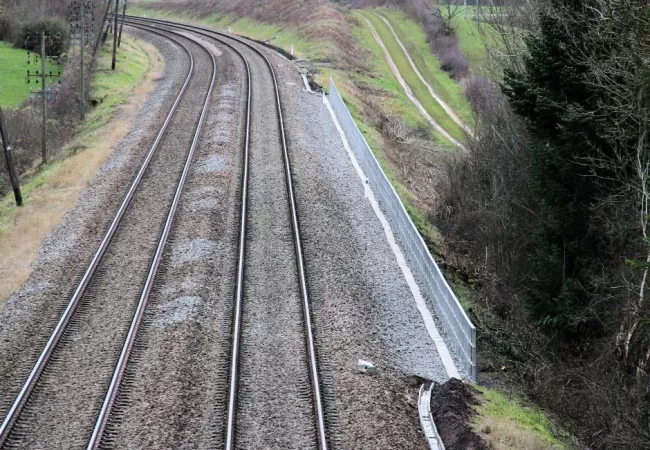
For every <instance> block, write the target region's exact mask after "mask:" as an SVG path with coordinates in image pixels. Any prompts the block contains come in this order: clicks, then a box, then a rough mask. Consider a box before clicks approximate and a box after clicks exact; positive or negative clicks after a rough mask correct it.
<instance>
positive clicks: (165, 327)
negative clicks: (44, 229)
mask: <svg viewBox="0 0 650 450" xmlns="http://www.w3.org/2000/svg"><path fill="white" fill-rule="evenodd" d="M145 35H146V36H147V38H148V39H151V40H152V41H153V42H154V43H155V45H156V46H157V47H158V48H159V49H160V50H161V52H162V53H163V55H164V56H165V60H166V72H165V77H164V78H163V81H162V82H160V83H159V86H158V88H157V89H156V91H155V93H154V94H153V95H152V98H151V99H150V100H149V102H148V105H149V107H150V108H151V109H148V110H146V113H143V114H141V115H139V118H138V123H136V124H135V125H136V126H135V127H134V128H135V129H136V130H138V129H142V130H147V131H143V132H134V133H132V134H131V135H130V139H131V141H129V140H128V138H127V139H125V142H124V143H122V147H120V146H119V145H118V147H117V148H118V149H119V151H118V150H117V149H116V152H115V153H114V154H113V156H111V158H110V159H109V161H107V163H106V164H105V166H104V169H102V177H101V178H100V179H96V180H95V181H94V182H93V185H92V186H91V187H90V188H89V189H88V190H87V192H86V193H85V194H86V195H85V197H86V198H87V199H90V200H86V201H85V202H83V203H82V204H81V205H80V206H79V207H78V208H76V209H75V212H74V214H72V215H71V214H68V216H66V218H65V219H64V222H63V224H62V226H61V227H59V228H58V229H57V231H56V232H55V233H54V234H53V236H52V238H51V239H49V240H48V243H47V244H46V246H44V248H43V251H42V257H41V259H40V260H39V261H40V262H39V265H38V266H37V268H36V270H35V271H34V274H33V275H32V277H31V278H30V281H29V282H28V284H27V285H26V286H25V287H23V288H22V289H21V290H20V291H19V292H17V293H16V294H15V295H14V296H12V299H11V301H10V302H8V303H7V304H6V305H5V307H4V309H3V310H2V311H0V327H1V328H0V354H3V356H4V355H8V358H7V359H5V358H2V360H1V361H0V392H1V393H0V401H2V403H0V406H5V405H6V404H8V401H9V400H12V399H13V396H14V395H15V392H16V388H19V386H20V383H19V381H21V377H22V375H23V374H24V373H25V369H26V368H27V369H29V367H30V363H31V362H33V359H34V358H33V357H29V355H30V354H33V355H36V352H38V351H39V350H40V348H42V344H43V339H44V337H46V336H45V333H44V332H43V330H49V329H51V326H52V324H53V323H54V321H55V320H56V319H57V318H58V313H59V312H60V310H61V308H62V306H63V305H64V304H65V302H67V299H68V291H69V290H70V289H72V288H73V287H74V284H75V282H76V276H75V275H76V274H79V273H80V272H81V271H82V270H83V268H85V265H86V264H87V261H88V260H89V258H90V255H91V254H92V252H93V251H94V249H95V248H96V245H97V241H98V239H99V237H100V236H101V235H102V231H103V230H104V229H105V228H106V226H107V223H108V220H110V218H111V215H112V212H113V211H114V210H115V209H116V208H117V204H118V203H119V201H120V200H121V195H122V194H123V189H124V185H126V183H127V182H128V181H129V180H130V177H131V176H132V174H133V170H134V169H133V168H134V167H137V163H138V162H139V158H141V157H142V154H143V152H144V151H146V149H143V148H139V147H138V145H140V146H141V147H142V146H143V144H142V143H143V142H147V141H146V139H145V138H146V137H147V136H148V137H150V136H151V134H152V133H153V130H156V129H157V128H156V124H159V123H160V122H161V121H162V118H161V114H162V111H165V108H164V106H165V105H167V107H168V106H169V103H170V97H171V98H173V95H171V92H172V91H173V87H174V86H176V87H177V86H178V83H179V80H180V79H182V78H183V76H184V68H183V67H182V65H181V64H179V63H178V62H179V61H181V60H182V55H181V54H180V53H179V52H178V50H177V49H176V48H174V47H173V46H171V45H169V44H168V43H166V41H165V40H164V39H162V38H158V37H154V36H150V35H148V34H143V36H145ZM188 35H189V34H188ZM202 40H203V41H205V42H209V41H211V40H210V39H209V38H206V37H203V38H202ZM238 48H241V45H239V46H238ZM260 48H262V49H263V51H264V52H265V54H267V56H268V57H269V59H270V60H271V62H272V64H273V66H274V68H275V70H276V72H277V75H278V80H279V83H280V92H281V95H282V106H283V110H284V114H285V124H286V132H287V139H288V147H289V153H290V157H291V163H292V170H293V180H294V183H295V186H294V187H295V193H296V201H297V206H298V214H299V220H300V227H301V233H302V239H303V250H304V254H305V261H306V266H307V267H306V268H307V282H308V286H309V295H310V300H311V307H312V317H313V325H314V329H315V337H316V347H317V353H318V358H319V362H320V375H321V378H322V380H321V381H322V387H323V392H324V400H325V408H326V420H327V427H328V437H329V440H330V446H331V448H333V449H354V450H357V449H373V450H375V449H425V448H427V446H426V441H425V440H424V438H423V436H422V434H421V430H420V428H419V422H418V416H417V404H416V402H417V394H418V389H419V382H418V380H419V379H420V378H419V377H422V378H427V379H433V380H437V381H444V380H445V379H446V378H447V377H446V372H445V370H444V367H443V365H442V362H441V360H440V358H439V357H438V355H437V353H436V350H435V346H434V345H433V342H432V341H431V339H430V337H429V335H428V333H427V331H426V329H425V327H424V323H423V321H422V318H421V316H420V314H419V312H418V310H417V308H416V305H415V302H414V300H413V297H412V295H411V292H410V290H409V287H408V285H407V284H406V281H405V280H404V278H403V276H402V272H401V270H400V268H399V266H398V265H397V261H396V259H395V256H394V254H393V253H392V251H391V249H390V247H389V245H388V242H387V240H386V236H385V234H384V231H383V229H382V227H381V224H380V223H379V220H378V219H377V217H376V216H375V214H374V212H373V210H372V208H371V206H370V204H369V202H368V200H367V199H366V198H365V197H364V186H363V183H362V181H361V180H360V178H359V177H358V175H357V173H356V172H355V170H354V168H353V167H352V164H351V162H350V160H349V157H348V155H347V153H346V151H345V149H344V147H343V145H342V143H341V141H340V137H339V135H338V132H337V130H336V128H335V126H334V124H333V123H332V120H331V118H330V116H329V112H328V110H327V108H326V107H325V105H324V104H323V102H322V97H320V96H319V95H315V94H312V93H308V92H306V91H304V90H303V83H302V81H301V79H300V75H299V74H298V73H297V71H296V70H295V68H294V67H293V65H292V64H291V63H290V62H288V61H287V60H285V59H283V58H281V57H280V56H278V55H276V54H274V53H272V52H271V51H269V50H268V49H264V48H263V47H260ZM210 49H211V50H212V51H213V52H214V54H215V55H217V63H218V80H217V85H216V87H215V91H214V94H213V100H212V102H211V104H210V109H209V112H208V117H207V120H206V124H205V127H204V133H203V135H202V138H201V141H200V144H199V147H198V149H197V154H196V157H195V161H194V164H193V166H192V171H191V172H190V177H189V179H188V182H187V186H186V190H185V192H184V195H183V197H182V199H181V204H180V205H179V211H178V214H177V219H176V221H175V223H174V227H173V231H172V235H171V237H170V241H169V244H168V246H167V249H166V252H165V256H164V259H163V264H162V267H161V269H160V271H159V274H158V276H157V278H156V286H155V288H154V291H153V292H152V295H151V297H150V300H149V308H148V310H147V312H146V315H145V324H144V327H143V330H142V332H141V333H140V334H139V336H138V340H137V343H136V346H135V349H134V354H133V358H132V361H131V363H130V364H129V367H128V369H127V376H126V378H125V382H124V385H123V386H122V389H121V390H120V394H119V398H118V405H119V406H118V407H117V408H116V410H115V411H114V414H113V415H112V418H111V421H110V423H109V424H108V427H107V430H106V432H107V434H108V435H110V436H111V440H110V442H108V444H109V445H108V447H109V448H174V449H176V448H180V449H185V448H213V447H221V446H223V438H224V426H223V423H224V419H225V405H226V401H225V399H226V398H227V385H228V382H227V377H228V367H229V361H230V339H231V327H232V314H233V310H232V303H233V296H234V287H235V286H234V282H235V267H236V261H237V243H238V230H239V207H240V200H239V199H240V196H241V190H240V188H241V186H240V183H241V169H242V146H243V142H244V141H243V139H244V138H243V133H244V117H245V109H244V108H245V93H246V88H245V86H244V84H243V83H244V67H243V64H242V62H241V60H239V59H238V57H237V56H236V55H235V54H234V53H233V52H232V51H231V50H228V49H227V48H226V47H224V46H223V45H222V44H219V43H218V42H215V41H212V43H211V44H210ZM252 58H253V56H252V55H251V59H252ZM252 70H254V72H255V75H254V76H255V77H256V79H257V81H256V84H255V85H254V89H264V88H261V87H260V86H261V85H263V84H264V83H268V79H267V80H266V81H264V79H263V77H268V76H269V75H268V73H266V72H265V68H264V65H263V64H262V63H261V60H259V58H258V61H257V63H253V64H252ZM172 78H173V80H175V81H174V82H172ZM258 85H260V86H258ZM262 94H263V95H262V96H259V95H258V97H256V99H255V98H254V110H253V116H254V117H253V121H254V122H253V140H252V147H251V148H252V150H251V151H255V155H253V156H252V160H251V163H252V165H251V170H255V172H252V173H251V190H252V197H251V198H252V200H251V202H252V203H251V208H250V214H251V219H250V220H251V225H250V227H249V232H250V235H249V238H250V240H251V245H252V247H251V249H250V250H249V253H248V256H249V257H250V258H251V259H252V260H253V261H252V264H251V265H250V266H249V268H248V269H247V270H250V272H251V273H247V282H249V283H250V285H249V286H248V287H247V289H248V290H247V293H246V295H247V296H248V297H249V298H250V299H252V301H254V303H252V304H249V305H248V306H247V308H248V310H247V311H248V312H247V316H246V318H245V321H244V327H245V330H247V331H245V333H247V334H245V335H244V336H245V339H246V340H247V342H248V344H245V346H244V354H243V357H244V358H247V357H248V358H254V359H248V360H244V362H243V363H242V364H243V366H242V370H243V373H244V384H245V389H244V391H243V394H244V396H245V399H244V402H243V403H242V405H240V409H239V410H238V414H239V416H238V417H239V419H240V420H242V422H241V423H242V424H244V425H245V426H246V428H247V429H248V433H250V435H248V436H247V435H242V434H241V433H240V435H239V436H238V437H239V438H240V442H239V448H283V449H284V448H301V449H302V448H314V441H313V440H312V438H313V432H314V427H313V416H312V414H311V412H310V411H309V409H310V408H309V401H310V395H311V392H310V389H309V384H308V382H306V381H305V379H304V378H305V371H304V369H301V368H300V367H298V366H295V367H293V366H292V365H291V364H293V362H292V363H290V364H287V363H285V362H283V361H291V359H289V357H290V356H291V354H298V353H300V352H303V349H302V348H298V347H296V342H297V341H298V338H297V336H293V335H294V334H297V333H298V332H297V330H294V329H293V328H294V323H296V322H295V320H294V319H292V317H294V316H296V313H299V312H300V309H299V308H296V305H297V299H298V298H299V296H298V295H297V293H295V292H293V288H291V287H290V286H291V284H292V283H293V282H295V280H294V281H292V280H291V276H290V274H291V273H292V272H290V271H289V270H290V266H291V265H292V264H294V265H295V261H294V259H293V251H292V249H291V246H290V244H291V235H290V232H289V233H288V234H287V230H286V229H284V228H283V226H281V224H284V223H285V222H286V217H283V216H284V215H285V214H288V206H286V205H285V204H286V198H285V197H284V196H283V195H284V194H282V193H280V192H278V193H277V195H282V197H280V198H275V197H274V195H275V192H272V190H271V188H273V190H274V191H275V190H277V186H278V184H281V183H280V181H281V178H282V176H283V175H284V174H283V173H280V171H281V168H280V166H278V165H277V164H276V163H275V162H272V161H271V160H270V159H269V158H270V156H269V155H268V154H265V153H263V152H279V146H277V144H275V141H276V139H277V129H276V128H277V127H276V126H275V124H274V123H273V120H274V117H273V112H272V111H273V109H272V108H273V107H274V105H268V104H266V102H267V101H266V100H265V99H266V98H267V97H268V92H267V93H264V92H262ZM156 99H157V100H156ZM156 101H157V103H156ZM256 115H257V116H258V117H261V119H259V118H256V117H255V116H256ZM146 118H149V121H148V122H147V121H144V120H145V119H146ZM255 120H257V122H255ZM266 135H268V136H269V137H268V138H267V139H266V140H264V136H266ZM255 136H257V137H255ZM129 148H130V149H131V152H132V156H129V157H124V152H126V154H128V155H131V154H130V153H128V149H129ZM107 167H108V168H107ZM111 180H112V181H111ZM120 187H122V189H120ZM265 190H268V192H265ZM89 201H90V202H91V206H89V205H87V203H88V202H89ZM84 205H85V206H84ZM282 205H285V206H282ZM283 208H285V209H283ZM287 225H288V223H287ZM69 234H73V235H74V236H76V238H73V239H71V240H69V239H70V238H69V237H68V236H69ZM280 247H281V248H280ZM52 255H54V256H55V257H52ZM56 255H60V256H56ZM47 258H50V259H47ZM46 259H47V264H45V262H43V261H46ZM35 320H36V322H35ZM7 324H10V325H7ZM37 330H38V332H36V331H37ZM269 333H275V335H274V334H269ZM30 334H35V336H34V337H31V338H30V337H29V336H30ZM21 339H22V341H21ZM266 341H268V342H266ZM24 346H26V348H27V349H28V352H27V353H24V352H22V349H23V347H24ZM5 350H7V351H6V352H5ZM30 352H31V353H30ZM358 359H364V360H368V361H371V362H372V363H374V364H375V365H376V366H377V369H378V371H377V373H376V374H375V375H367V374H362V373H360V372H359V371H358V370H357V368H356V363H357V360H358ZM294 361H298V362H300V359H297V360H294ZM303 362H304V361H303ZM279 366H281V367H279ZM292 367H293V369H292ZM286 370H293V371H294V372H293V373H289V372H287V371H286ZM256 371H258V372H259V373H256ZM274 371H275V372H274ZM260 374H262V375H263V376H260ZM264 374H269V376H266V375H264ZM283 386H284V387H283ZM285 387H286V392H285ZM246 398H247V399H248V400H246ZM283 399H284V402H283ZM261 405H265V406H261ZM242 406H243V409H242ZM4 411H6V409H3V410H2V412H3V413H4ZM255 433H257V434H260V435H261V436H256V435H255ZM268 433H271V435H267V436H264V435H263V434H268ZM304 435H310V436H311V437H308V438H306V439H303V440H300V441H299V442H296V438H293V439H290V437H292V436H304ZM82 440H83V439H82Z"/></svg>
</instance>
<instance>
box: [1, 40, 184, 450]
mask: <svg viewBox="0 0 650 450" xmlns="http://www.w3.org/2000/svg"><path fill="white" fill-rule="evenodd" d="M175 42H176V43H177V44H179V45H180V46H181V47H182V48H183V49H184V50H185V52H186V53H187V55H188V56H189V58H190V68H189V70H188V73H187V76H186V78H185V82H184V83H183V86H182V87H181V90H180V91H179V93H178V95H177V97H176V99H175V101H174V103H173V105H172V107H171V108H170V110H169V112H168V114H167V117H166V118H165V122H164V123H163V125H162V127H161V128H160V131H159V132H158V135H157V136H156V139H155V141H154V142H153V144H152V146H151V148H150V149H149V151H148V153H147V155H146V157H145V160H144V161H143V163H142V165H141V167H140V170H139V171H138V173H137V175H136V177H135V179H134V180H133V182H132V183H131V186H130V188H129V190H128V192H127V193H126V195H125V197H124V200H123V201H122V203H121V205H120V208H119V209H118V211H117V214H116V215H115V217H114V218H113V221H112V222H111V225H110V226H109V228H108V231H107V232H106V234H105V235H104V238H103V239H102V241H101V243H100V245H99V248H98V249H97V251H96V252H95V254H94V256H93V259H92V260H91V262H90V265H89V266H88V268H87V269H86V271H85V272H84V275H83V277H82V278H81V280H80V282H79V284H78V285H77V287H76V289H75V291H74V293H73V295H72V297H71V298H70V301H69V302H68V305H67V307H66V309H65V310H64V311H63V314H62V315H61V317H60V318H59V321H58V322H57V324H56V327H55V328H54V330H53V332H52V334H51V335H50V338H49V339H48V341H47V343H46V344H45V347H44V348H43V350H42V352H41V353H40V355H39V357H38V359H37V361H36V363H35V364H34V366H33V368H32V370H31V372H30V374H29V376H28V377H27V379H26V380H25V383H24V384H23V387H22V388H21V390H20V392H19V393H18V395H17V396H16V399H15V400H14V402H13V404H12V406H11V408H10V410H9V412H8V413H7V415H6V416H5V418H4V420H3V422H2V425H0V448H1V447H2V446H3V445H4V443H5V442H6V440H7V438H8V437H9V434H10V432H11V429H12V428H13V425H14V424H15V422H16V419H17V418H18V416H20V413H21V412H22V410H23V408H24V406H25V404H26V402H27V400H28V399H29V396H30V394H31V393H32V391H33V389H34V386H35V385H36V384H37V383H38V380H39V378H40V375H41V374H42V372H43V370H44V368H45V367H46V366H47V364H48V363H49V361H50V358H51V356H52V353H53V351H54V349H55V348H56V346H57V345H58V343H59V341H60V340H61V337H62V336H63V334H64V333H65V331H66V329H67V326H68V324H69V322H70V319H71V318H72V316H73V315H74V313H75V311H76V310H77V307H78V305H79V302H80V300H81V298H82V297H83V295H84V293H85V292H86V289H87V287H88V284H89V283H90V280H91V279H92V277H93V275H94V274H95V271H96V269H97V266H98V265H99V262H100V261H101V259H102V257H103V256H104V253H105V252H106V249H107V248H108V246H109V244H110V243H111V240H112V238H113V236H114V235H115V232H116V231H117V229H118V227H119V225H120V223H121V221H122V218H123V216H124V213H125V212H126V210H127V209H128V207H129V205H130V203H131V200H132V199H133V196H134V195H135V192H136V191H137V189H138V187H139V186H140V183H141V181H142V178H143V177H144V174H145V172H146V170H147V168H148V167H149V164H150V162H151V160H152V159H153V156H154V154H155V153H156V150H157V149H158V146H159V144H160V141H161V140H162V137H163V135H164V134H165V132H166V131H167V127H168V126H169V123H170V122H171V120H172V117H173V116H174V113H175V112H176V109H177V107H178V104H179V103H180V100H181V98H182V97H183V94H184V93H185V91H186V89H187V86H188V84H189V82H190V80H191V79H192V77H193V74H194V58H193V57H192V54H191V53H190V51H189V50H188V48H187V47H185V46H184V45H183V44H181V43H180V42H178V41H175Z"/></svg>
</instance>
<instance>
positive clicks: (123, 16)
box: [117, 0, 129, 47]
mask: <svg viewBox="0 0 650 450" xmlns="http://www.w3.org/2000/svg"><path fill="white" fill-rule="evenodd" d="M127 3H129V0H124V6H123V7H122V23H121V24H120V35H119V37H118V38H117V46H118V47H119V46H120V44H121V43H122V28H124V18H125V17H126V5H127Z"/></svg>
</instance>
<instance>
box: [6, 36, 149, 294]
mask: <svg viewBox="0 0 650 450" xmlns="http://www.w3.org/2000/svg"><path fill="white" fill-rule="evenodd" d="M158 58H159V53H158V52H157V50H156V49H155V48H154V47H153V46H150V45H149V44H143V43H139V42H136V41H134V40H133V39H131V38H130V37H128V36H123V37H122V47H121V49H120V51H119V53H118V65H117V70H116V71H115V72H113V71H111V70H110V60H111V52H110V49H109V46H108V45H107V46H105V48H104V49H102V51H101V53H100V55H99V59H98V68H97V71H96V75H95V77H94V80H93V87H94V90H93V92H92V96H93V98H95V99H102V103H101V104H100V105H98V106H97V107H96V108H93V109H92V110H89V111H88V114H87V116H86V117H87V119H86V122H85V123H83V124H82V125H80V126H79V128H78V132H77V135H76V137H75V138H74V139H73V141H72V142H70V143H69V145H68V146H67V147H66V149H64V151H63V152H62V153H63V154H67V155H68V157H67V158H65V159H60V160H57V161H54V162H52V163H51V164H47V165H45V166H43V167H41V168H40V169H39V171H38V173H36V174H35V175H34V176H32V177H31V178H30V179H28V180H22V181H23V184H22V186H21V190H22V194H23V200H24V206H23V207H22V208H16V206H15V204H14V199H13V195H8V196H6V197H5V198H4V199H1V200H0V301H1V300H3V299H5V298H6V297H7V296H8V295H9V294H10V293H11V292H13V291H14V290H15V289H17V288H18V287H19V286H20V285H21V284H22V283H23V282H24V281H25V280H26V279H27V277H28V276H29V273H30V270H31V269H30V264H31V262H32V261H33V260H34V258H35V257H36V254H37V251H38V249H39V247H40V244H41V241H42V239H43V238H44V237H45V236H47V235H48V234H49V233H50V232H51V231H52V230H53V229H54V227H55V226H56V225H57V224H58V223H59V221H60V220H61V218H62V217H63V215H64V214H65V213H66V212H67V211H68V210H70V209H71V208H73V207H74V206H75V205H76V203H77V200H78V195H79V193H80V192H81V190H82V189H83V188H85V187H86V186H87V184H88V182H89V181H90V180H91V179H92V177H93V176H94V175H95V172H96V171H97V169H98V168H99V167H100V166H101V164H102V162H103V161H104V160H105V158H106V157H107V156H108V155H109V154H110V151H111V149H112V147H113V145H115V143H117V142H118V141H119V139H121V138H122V137H123V136H124V135H126V133H127V132H128V130H129V128H130V122H131V120H132V119H133V117H134V115H135V113H136V111H137V109H138V108H139V107H140V106H141V105H142V104H144V101H145V100H146V98H147V95H148V92H150V91H151V90H152V89H153V82H152V80H151V77H152V73H151V70H152V67H155V66H156V65H158V66H162V62H161V61H158ZM156 70H160V69H156ZM116 107H120V108H119V110H120V113H119V118H116V109H115V108H116ZM109 124H110V126H109Z"/></svg>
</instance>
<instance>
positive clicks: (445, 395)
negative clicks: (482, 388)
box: [431, 378, 490, 450]
mask: <svg viewBox="0 0 650 450" xmlns="http://www.w3.org/2000/svg"><path fill="white" fill-rule="evenodd" d="M479 396H480V394H479V392H478V391H477V390H476V389H474V388H473V387H471V386H470V385H468V384H465V383H463V382H462V381H461V380H458V379H456V378H452V379H450V380H449V381H447V382H446V383H444V384H436V386H434V388H433V393H432V395H431V414H432V416H433V420H434V422H435V424H436V427H437V428H438V433H439V434H440V437H441V438H442V442H443V443H444V444H445V449H446V450H488V449H489V448H490V447H488V445H487V443H486V442H485V441H484V440H483V438H481V436H479V435H478V434H476V433H475V432H474V430H473V429H472V426H471V424H470V420H471V419H472V417H473V416H475V415H476V412H475V411H474V407H475V406H477V405H478V404H480V398H479Z"/></svg>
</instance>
